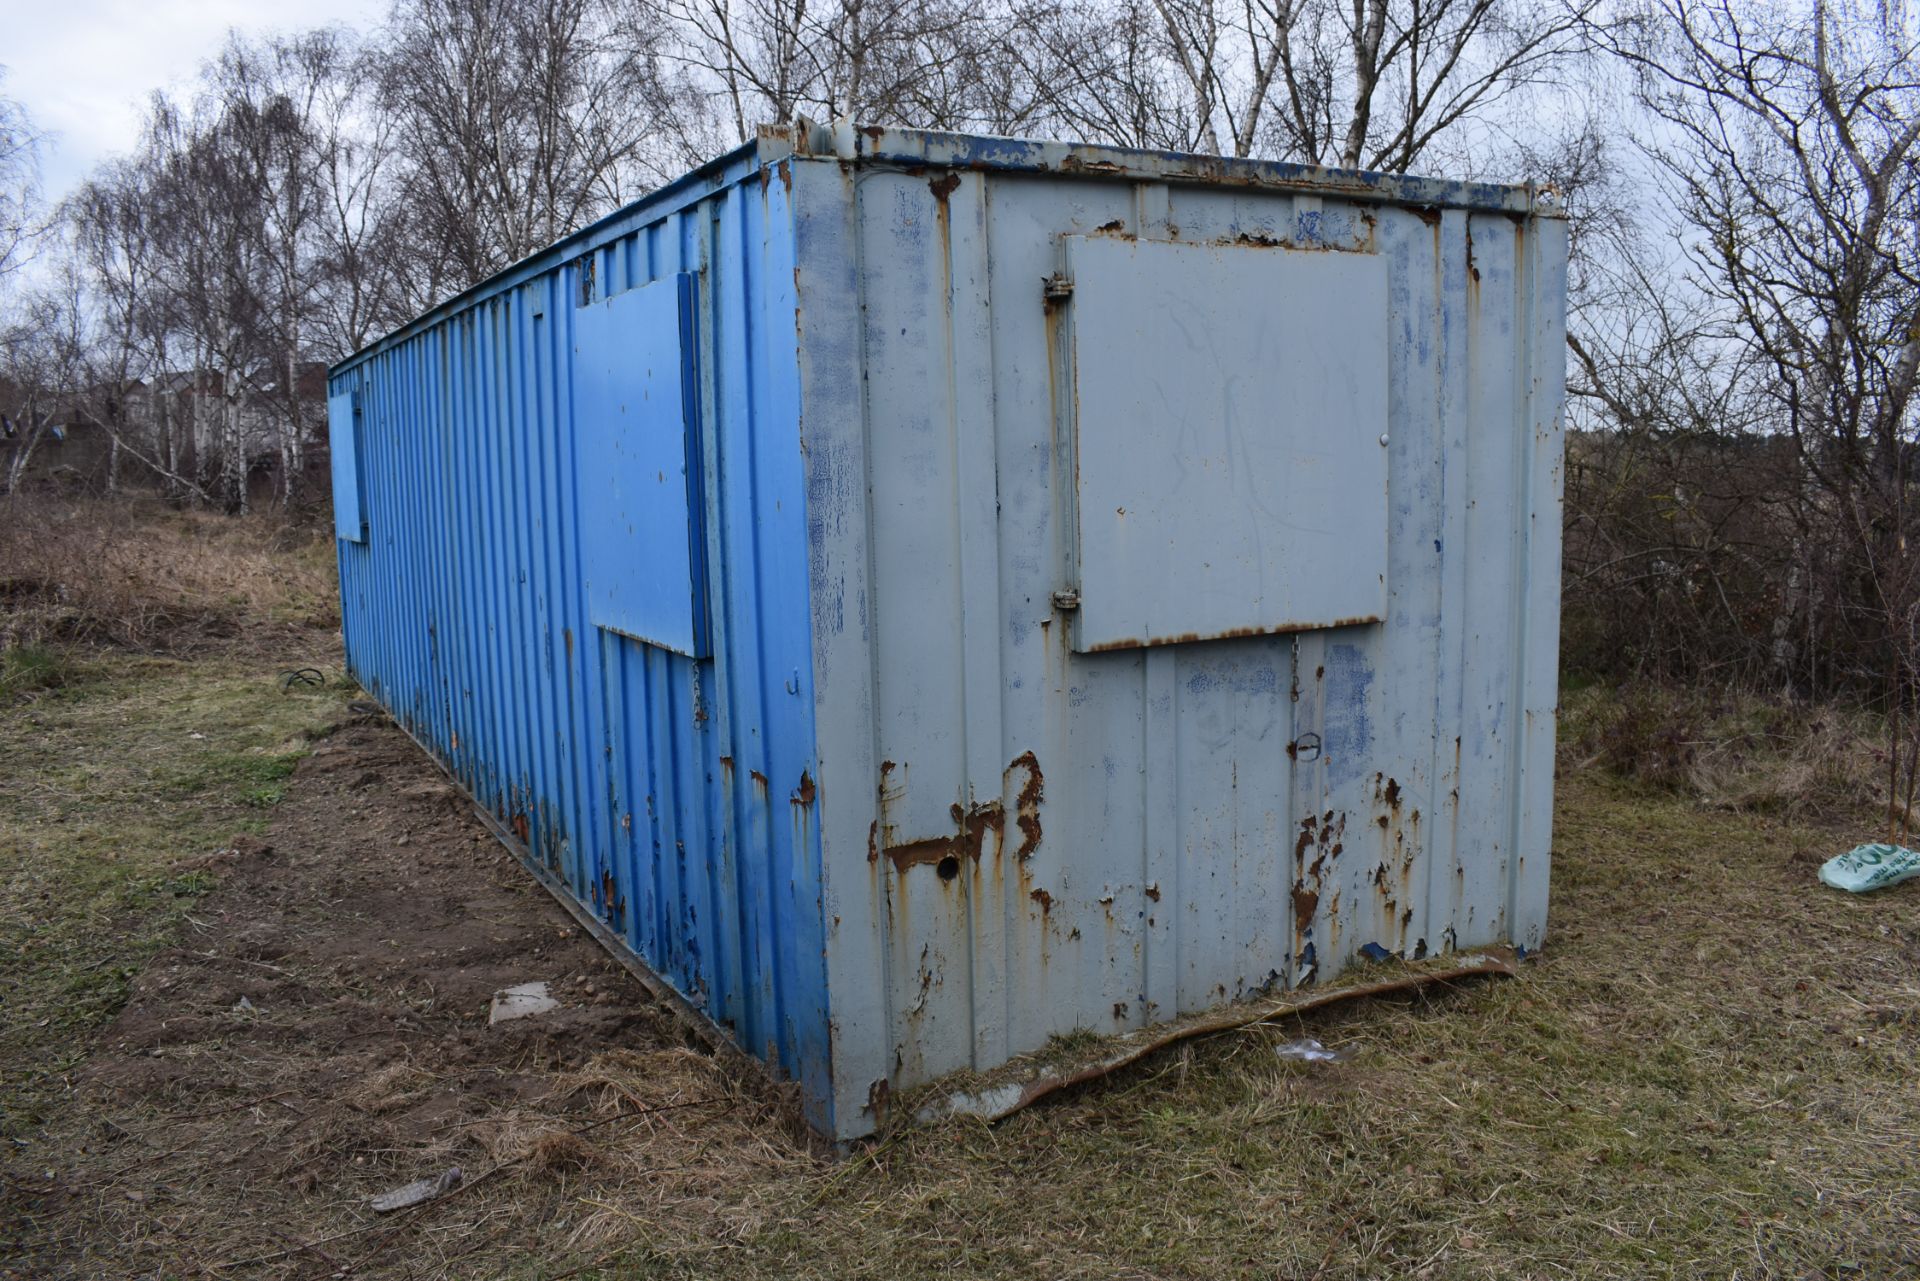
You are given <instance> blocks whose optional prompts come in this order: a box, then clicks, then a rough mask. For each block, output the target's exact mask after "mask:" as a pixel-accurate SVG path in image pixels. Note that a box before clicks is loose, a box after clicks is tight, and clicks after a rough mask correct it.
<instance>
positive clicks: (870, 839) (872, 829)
mask: <svg viewBox="0 0 1920 1281" xmlns="http://www.w3.org/2000/svg"><path fill="white" fill-rule="evenodd" d="M879 861H880V820H879V819H877V818H876V819H874V820H873V822H871V823H869V824H867V862H869V863H878V862H879Z"/></svg>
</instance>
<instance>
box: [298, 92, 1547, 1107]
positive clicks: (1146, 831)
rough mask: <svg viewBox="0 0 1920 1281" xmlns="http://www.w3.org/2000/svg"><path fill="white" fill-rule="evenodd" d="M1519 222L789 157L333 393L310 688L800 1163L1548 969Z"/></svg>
mask: <svg viewBox="0 0 1920 1281" xmlns="http://www.w3.org/2000/svg"><path fill="white" fill-rule="evenodd" d="M1565 274H1566V230H1565V222H1564V220H1563V218H1562V217H1561V215H1560V213H1559V212H1558V210H1557V209H1556V208H1555V207H1554V205H1553V203H1552V201H1551V199H1550V197H1549V196H1548V195H1546V194H1545V193H1542V192H1540V191H1537V190H1534V189H1532V188H1518V187H1496V186H1488V185H1479V184H1470V183H1457V182H1446V181H1436V180H1430V179H1422V178H1410V177H1387V176H1381V175H1375V174H1367V173H1354V172H1341V171H1333V170H1325V169H1317V168H1307V167H1300V166H1294V165H1285V164H1274V163H1263V162H1253V161H1238V160H1223V159H1217V158H1211V157H1197V156H1187V155H1178V154H1164V153H1156V152H1145V151H1131V150H1117V149H1110V148H1104V147H1094V146H1081V145H1073V144H1058V143H1034V142H1017V141H1009V140H1005V139H995V138H979V137H968V136H960V135H952V134H941V133H927V132H918V131H908V130H896V129H885V128H877V127H855V126H852V125H836V126H832V127H822V126H811V125H804V124H802V125H796V126H793V127H791V128H785V129H779V130H769V131H765V132H763V133H762V135H761V136H760V137H759V138H758V139H757V140H756V141H755V142H754V143H751V144H749V145H747V146H744V147H742V148H740V149H738V150H736V151H734V152H732V153H731V154H729V155H727V156H725V157H723V158H721V159H719V160H717V161H714V162H713V163H711V164H709V165H707V166H705V167H704V168H701V169H699V170H697V171H695V172H693V173H691V174H689V175H687V176H686V177H684V178H682V179H680V180H679V181H677V182H674V183H672V184H671V185H669V186H666V187H664V188H661V189H660V190H658V191H656V192H654V193H653V194H651V195H649V196H648V197H646V198H645V199H643V200H641V201H639V202H638V203H636V204H634V205H632V206H630V207H629V208H626V209H624V210H622V211H620V212H619V213H616V214H614V215H613V216H611V217H609V218H607V219H605V220H603V221H601V222H599V223H597V224H595V225H594V226H592V227H590V228H587V229H586V230H584V231H582V232H580V233H578V234H576V235H574V236H571V237H569V238H568V239H566V240H564V241H562V242H560V243H559V244H557V245H555V246H553V247H552V248H551V249H549V250H547V251H545V252H543V253H540V254H538V255H535V256H534V257H532V258H530V259H528V260H527V261H525V262H523V263H521V264H519V265H518V266H516V267H513V268H511V269H509V270H508V271H506V272H503V273H502V274H500V275H499V276H497V277H495V278H494V279H492V280H490V281H488V282H486V283H484V284H482V285H480V286H478V287H476V288H474V289H472V290H469V291H468V292H467V293H465V294H463V295H461V296H460V297H458V298H455V299H453V300H452V301H450V302H448V303H447V304H445V305H444V306H441V307H439V308H437V309H435V310H434V311H432V312H430V313H428V314H426V315H424V316H422V317H421V318H419V319H418V320H416V321H415V322H413V323H412V324H409V325H407V326H406V327H404V328H402V329H401V330H399V331H398V332H396V333H395V334H393V335H392V336H390V337H388V338H386V339H384V340H382V341H381V342H379V343H376V344H375V345H373V346H371V347H369V348H368V349H366V350H365V351H362V352H360V353H358V354H356V355H355V356H353V357H351V358H350V359H348V360H346V361H344V362H342V363H341V364H340V365H339V366H338V367H337V368H335V369H334V370H333V372H332V376H331V384H330V391H329V395H330V406H329V407H330V417H331V433H332V442H333V451H332V456H333V464H334V470H335V476H334V479H335V498H336V521H337V526H338V530H337V532H338V534H339V552H340V584H341V597H342V602H343V617H344V630H345V635H346V644H347V653H348V660H349V663H350V666H351V669H352V672H353V674H354V675H355V676H356V677H357V678H358V679H359V681H360V682H361V684H362V685H363V686H365V687H366V689H367V690H368V691H369V692H371V693H372V694H373V695H374V696H375V697H376V698H378V699H379V700H380V701H381V702H382V703H383V704H384V705H385V706H386V707H387V708H388V709H389V710H391V711H392V713H393V714H394V716H395V717H396V718H397V719H398V720H399V721H400V722H401V724H403V725H404V726H405V727H406V728H407V730H408V731H409V732H411V733H412V734H413V735H414V737H415V738H417V739H418V740H419V741H420V742H421V744H422V745H424V746H425V748H426V749H427V750H429V751H430V752H432V753H433V754H434V756H436V757H437V758H438V759H439V760H440V762H441V763H442V764H443V765H444V766H445V767H446V768H447V769H448V770H449V771H450V772H451V773H452V775H453V776H454V777H455V778H456V779H458V781H459V782H460V783H461V784H462V786H464V787H465V788H466V790H467V791H468V792H470V793H471V794H472V796H473V797H474V799H475V800H476V802H477V803H478V804H479V806H480V807H481V808H482V809H483V810H484V811H485V812H486V813H488V814H490V815H491V816H492V818H493V820H494V821H495V823H496V825H497V829H498V830H499V831H500V832H501V833H502V835H503V837H504V838H505V839H507V840H508V841H509V843H510V844H512V845H514V846H516V847H517V848H518V849H520V851H521V853H522V854H523V856H524V857H526V858H527V859H528V862H529V864H530V866H532V867H533V868H534V869H535V871H536V873H537V874H539V875H540V876H541V877H542V879H543V880H544V881H546V883H547V884H548V885H549V887H550V888H553V889H555V891H556V892H557V893H560V894H562V895H563V896H564V897H565V898H566V899H568V900H570V901H571V903H572V904H573V906H574V907H575V909H576V912H577V914H579V915H581V916H582V917H583V919H588V920H590V921H592V922H594V923H595V928H596V933H598V934H599V935H600V936H601V937H602V939H603V940H604V941H606V942H608V943H609V945H610V946H613V947H616V948H618V949H623V950H624V951H625V952H626V953H627V954H628V955H629V957H630V959H633V958H637V961H638V962H639V963H640V964H641V965H642V966H643V967H644V971H645V972H646V973H649V974H652V975H656V976H658V978H659V979H660V980H663V981H664V983H665V984H666V985H668V986H670V988H671V990H672V992H673V993H677V994H678V996H679V998H684V1004H685V1005H686V1006H688V1007H691V1009H692V1010H693V1011H695V1012H696V1016H697V1017H700V1018H703V1019H706V1020H710V1021H711V1023H712V1024H713V1025H715V1026H716V1027H717V1028H718V1029H720V1030H722V1031H723V1032H724V1034H725V1035H726V1036H728V1037H730V1038H732V1040H733V1041H734V1042H736V1043H737V1044H739V1045H740V1046H741V1047H743V1048H745V1049H746V1050H747V1051H749V1052H751V1053H752V1054H753V1055H755V1056H757V1057H759V1058H761V1059H763V1060H764V1061H765V1062H766V1063H768V1064H769V1065H771V1066H773V1067H774V1068H775V1070H776V1071H778V1072H779V1073H782V1074H784V1075H786V1076H789V1077H791V1078H793V1079H795V1080H796V1081H797V1082H798V1083H799V1091H800V1095H801V1098H802V1100H803V1103H804V1108H805V1112H806V1116H807V1119H808V1121H809V1122H810V1123H811V1124H812V1125H813V1126H815V1127H816V1128H817V1129H819V1130H820V1131H822V1132H823V1133H825V1134H828V1135H832V1136H836V1137H839V1138H848V1137H853V1136H858V1135H862V1134H865V1133H869V1132H871V1131H873V1130H874V1129H875V1128H876V1127H877V1126H879V1125H881V1124H882V1123H884V1121H885V1119H886V1112H887V1108H888V1100H889V1098H890V1097H891V1096H897V1095H898V1092H899V1091H901V1090H903V1089H906V1088H909V1087H913V1086H915V1085H918V1084H921V1083H924V1082H927V1081H929V1080H932V1079H934V1078H937V1077H939V1076H940V1075H942V1074H944V1073H947V1072H950V1071H953V1070H955V1069H965V1068H978V1069H985V1068H991V1067H994V1066H995V1065H998V1064H1001V1063H1004V1062H1005V1061H1007V1060H1008V1059H1009V1058H1010V1057H1011V1056H1015V1055H1018V1054H1021V1053H1023V1052H1025V1051H1029V1050H1033V1049H1035V1048H1037V1047H1039V1046H1041V1045H1043V1044H1044V1043H1045V1042H1046V1041H1047V1040H1048V1038H1050V1037H1051V1036H1053V1035H1054V1034H1056V1033H1062V1032H1067V1031H1071V1030H1075V1029H1092V1030H1093V1031H1095V1032H1101V1033H1107V1032H1119V1031H1124V1030H1128V1029H1135V1028H1139V1027H1141V1026H1143V1025H1146V1024H1149V1023H1153V1022H1157V1021H1162V1020H1167V1019H1170V1018H1173V1017H1175V1016H1177V1015H1180V1014H1183V1013H1187V1012H1190V1011H1194V1010H1198V1009H1203V1008H1208V1007H1211V1006H1214V1005H1216V1004H1219V1003H1221V1002H1225V1001H1229V1000H1232V999H1236V998H1240V997H1244V996H1247V995H1249V994H1252V993H1255V992H1258V991H1262V990H1267V989H1273V988H1284V987H1291V986H1298V985H1302V984H1307V983H1312V982H1315V981H1324V980H1326V979H1328V978H1330V977H1331V976H1332V975H1334V974H1335V973H1337V972H1338V971H1339V970H1340V969H1341V968H1342V967H1343V966H1345V965H1347V964H1348V963H1349V962H1350V961H1351V960H1353V958H1354V957H1355V956H1356V955H1359V954H1362V953H1363V952H1364V954H1366V955H1370V956H1377V955H1379V954H1380V951H1381V950H1384V952H1386V953H1391V954H1394V955H1397V956H1404V957H1408V958H1418V957H1422V956H1427V955H1439V954H1443V953H1446V952H1449V951H1452V950H1455V949H1464V948H1468V947H1471V946H1478V945H1483V944H1493V943H1503V942H1512V943H1514V944H1517V945H1519V946H1521V947H1523V948H1528V949H1531V948H1537V947H1539V946H1540V944H1541V941H1542V937H1543V932H1544V929H1545V922H1546V906H1547V875H1548V849H1549V825H1550V819H1551V812H1552V777H1553V745H1554V715H1555V701H1556V651H1557V642H1558V602H1559V581H1560V578H1559V562H1560V555H1559V550H1560V490H1561V479H1560V465H1561V412H1562V399H1563V356H1562V343H1563V328H1564V318H1563V312H1564V298H1565Z"/></svg>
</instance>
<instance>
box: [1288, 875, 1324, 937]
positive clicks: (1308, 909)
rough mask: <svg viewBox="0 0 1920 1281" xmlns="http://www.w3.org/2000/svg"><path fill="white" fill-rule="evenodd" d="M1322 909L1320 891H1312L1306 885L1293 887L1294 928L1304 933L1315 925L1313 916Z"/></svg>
mask: <svg viewBox="0 0 1920 1281" xmlns="http://www.w3.org/2000/svg"><path fill="white" fill-rule="evenodd" d="M1319 909H1320V891H1319V890H1310V889H1308V888H1307V887H1306V886H1305V885H1295V886H1294V887H1293V928H1294V929H1296V930H1301V931H1304V930H1305V929H1306V928H1307V927H1308V926H1309V925H1312V924H1313V914H1314V913H1315V912H1317V911H1319Z"/></svg>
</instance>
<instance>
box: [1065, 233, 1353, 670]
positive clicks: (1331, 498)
mask: <svg viewBox="0 0 1920 1281" xmlns="http://www.w3.org/2000/svg"><path fill="white" fill-rule="evenodd" d="M1065 253H1066V267H1067V272H1068V274H1069V276H1070V278H1071V280H1072V282H1073V293H1072V301H1071V304H1070V317H1071V326H1070V331H1071V343H1072V354H1071V360H1070V363H1069V365H1068V367H1069V368H1070V369H1071V370H1072V384H1071V388H1070V396H1069V402H1070V408H1069V411H1068V412H1069V417H1070V424H1069V426H1070V433H1069V442H1068V443H1069V448H1070V449H1071V451H1072V456H1073V460H1074V475H1075V482H1076V483H1075V489H1074V493H1073V504H1074V508H1075V513H1074V514H1075V520H1074V521H1073V523H1072V526H1071V530H1072V533H1073V536H1074V545H1073V548H1072V553H1071V560H1072V567H1071V572H1072V573H1073V575H1074V577H1075V578H1076V579H1077V583H1076V584H1075V585H1076V586H1077V588H1078V591H1079V596H1080V607H1079V610H1078V611H1077V614H1076V615H1075V624H1074V648H1076V649H1078V650H1082V651H1090V650H1108V649H1124V648H1131V647H1136V646H1143V645H1163V644H1170V643H1175V642H1181V641H1193V640H1207V639H1211V638H1217V637H1223V636H1244V635H1256V634H1261V633H1272V632H1288V631H1301V630H1306V629H1309V628H1316V627H1332V626H1339V625H1343V624H1349V623H1357V622H1375V621H1378V620H1379V619H1381V618H1382V617H1384V616H1385V610H1386V596H1387V586H1386V570H1387V450H1386V448H1385V447H1384V446H1385V445H1386V443H1387V442H1386V439H1385V436H1384V433H1385V431H1386V429H1387V350H1388V346H1387V272H1386V264H1385V262H1384V261H1383V260H1382V259H1381V258H1379V257H1377V256H1375V255H1373V254H1366V253H1352V252H1345V253H1343V252H1335V251H1330V250H1294V249H1284V248H1279V247H1272V246H1264V245H1262V246H1251V245H1235V244H1218V243H1215V244H1188V243H1173V242H1169V241H1149V240H1136V239H1129V238H1122V237H1115V236H1085V237H1081V236H1070V237H1067V238H1066V239H1065Z"/></svg>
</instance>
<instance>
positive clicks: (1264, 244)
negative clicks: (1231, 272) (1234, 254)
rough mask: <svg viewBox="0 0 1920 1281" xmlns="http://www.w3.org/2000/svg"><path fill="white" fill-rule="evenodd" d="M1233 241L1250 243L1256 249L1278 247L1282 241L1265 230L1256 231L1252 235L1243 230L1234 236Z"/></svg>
mask: <svg viewBox="0 0 1920 1281" xmlns="http://www.w3.org/2000/svg"><path fill="white" fill-rule="evenodd" d="M1233 243H1234V244H1236V245H1250V246H1252V247H1254V248H1256V249H1278V248H1280V246H1281V243H1282V242H1280V241H1278V240H1276V239H1274V238H1273V237H1272V236H1269V235H1268V234H1267V233H1265V232H1264V231H1261V232H1254V233H1253V234H1251V235H1249V234H1248V233H1247V232H1244V231H1243V232H1241V233H1240V234H1239V235H1237V236H1235V237H1234V238H1233Z"/></svg>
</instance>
